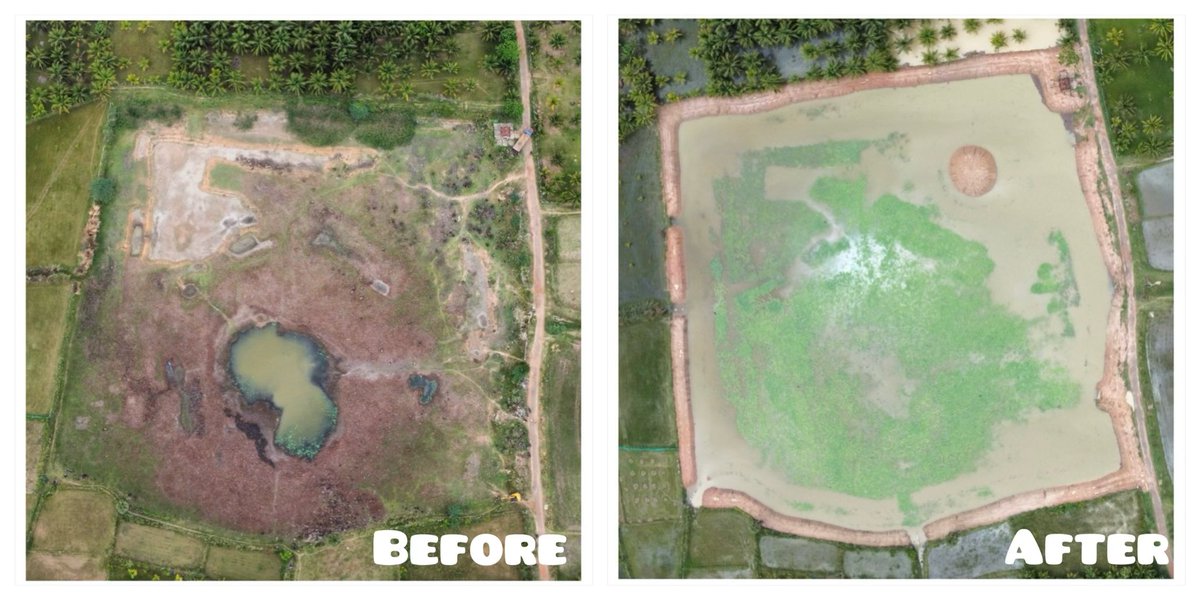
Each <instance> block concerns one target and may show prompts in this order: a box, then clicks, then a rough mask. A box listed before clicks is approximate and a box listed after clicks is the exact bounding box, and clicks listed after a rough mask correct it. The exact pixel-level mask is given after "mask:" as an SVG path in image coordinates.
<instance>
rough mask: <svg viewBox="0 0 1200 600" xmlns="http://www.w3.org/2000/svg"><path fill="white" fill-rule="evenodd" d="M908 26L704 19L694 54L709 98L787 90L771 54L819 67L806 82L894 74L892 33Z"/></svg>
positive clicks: (847, 21) (877, 22) (850, 21)
mask: <svg viewBox="0 0 1200 600" xmlns="http://www.w3.org/2000/svg"><path fill="white" fill-rule="evenodd" d="M906 24H907V21H896V20H887V19H721V20H701V21H700V23H699V28H698V32H697V40H696V45H695V46H694V47H693V48H692V49H691V53H692V55H693V56H695V57H696V58H699V59H700V60H703V61H704V62H705V66H706V68H707V71H708V75H709V89H708V91H709V93H711V94H715V95H736V94H741V93H746V92H750V91H755V90H761V89H772V88H776V87H779V86H780V85H783V83H784V81H785V80H784V77H783V76H782V75H781V74H780V73H779V70H778V68H777V66H776V65H775V63H774V61H773V60H771V59H769V58H767V56H766V55H765V51H767V50H769V49H779V48H798V49H799V50H800V52H801V53H802V55H803V56H804V57H805V59H806V60H808V61H810V62H813V63H815V64H813V65H812V66H811V68H810V70H809V71H808V73H807V75H806V77H808V78H818V79H824V78H836V77H842V76H845V75H860V74H865V73H867V72H871V71H888V70H894V69H896V68H897V67H898V66H899V63H898V61H897V60H896V58H895V53H894V47H893V44H892V43H891V32H892V31H893V30H895V29H897V28H899V27H903V26H905V25H906ZM934 35H935V36H936V35H937V33H936V32H934Z"/></svg>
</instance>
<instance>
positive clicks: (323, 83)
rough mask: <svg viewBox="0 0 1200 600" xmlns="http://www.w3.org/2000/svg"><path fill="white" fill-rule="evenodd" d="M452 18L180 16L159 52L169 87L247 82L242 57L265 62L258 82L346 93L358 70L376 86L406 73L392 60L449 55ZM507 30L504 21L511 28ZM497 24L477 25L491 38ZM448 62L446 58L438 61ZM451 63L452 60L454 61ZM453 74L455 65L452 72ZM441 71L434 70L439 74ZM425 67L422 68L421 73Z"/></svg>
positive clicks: (207, 89) (454, 28)
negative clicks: (167, 65)
mask: <svg viewBox="0 0 1200 600" xmlns="http://www.w3.org/2000/svg"><path fill="white" fill-rule="evenodd" d="M465 25H466V24H465V23H463V22H458V21H336V22H335V21H179V22H176V23H174V24H173V25H172V27H171V33H170V35H169V37H168V38H166V39H164V40H163V41H162V47H163V51H164V52H167V53H168V54H170V56H171V60H172V68H171V72H170V74H169V75H168V76H167V82H168V83H169V84H170V85H173V86H175V87H179V88H182V89H186V90H190V91H195V92H200V93H204V94H215V93H219V92H221V91H225V90H233V91H240V90H242V89H245V88H246V87H247V86H248V85H252V84H249V83H248V82H247V81H246V78H245V75H244V74H243V73H242V72H241V70H240V62H241V59H242V58H243V57H250V56H259V57H265V58H266V59H267V71H268V75H267V78H266V80H265V81H264V82H262V84H261V85H262V86H263V87H265V88H266V89H268V90H272V91H286V92H290V93H296V94H304V93H307V94H324V93H347V92H350V91H352V90H353V88H354V82H355V80H356V79H357V77H358V76H359V75H366V74H374V73H376V71H377V70H378V73H377V74H378V75H379V79H380V81H381V83H385V82H386V83H394V82H396V80H397V78H401V77H402V78H407V77H408V76H409V75H411V71H410V70H403V71H402V70H401V68H400V67H398V66H397V65H405V67H404V69H410V68H411V67H409V66H408V65H411V64H417V63H420V64H422V67H423V69H424V68H425V67H424V65H427V64H433V65H440V64H441V63H440V62H439V60H438V59H445V58H446V57H448V56H451V55H453V54H455V52H456V51H457V46H456V43H455V40H454V35H455V34H457V33H458V32H459V31H461V30H462V29H463V28H464V27H465ZM510 28H511V26H510ZM494 31H496V28H487V27H485V28H484V34H485V36H486V35H492V33H493V32H494ZM444 62H446V63H449V62H450V61H444ZM455 65H457V63H455ZM453 70H454V71H455V72H457V67H455V68H454V69H453ZM441 71H442V68H441V67H440V66H439V67H438V72H441ZM423 72H424V71H423Z"/></svg>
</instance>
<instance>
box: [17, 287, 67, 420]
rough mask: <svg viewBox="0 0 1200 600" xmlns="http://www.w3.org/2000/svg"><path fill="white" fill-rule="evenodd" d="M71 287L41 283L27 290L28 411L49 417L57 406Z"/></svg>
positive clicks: (26, 367)
mask: <svg viewBox="0 0 1200 600" xmlns="http://www.w3.org/2000/svg"><path fill="white" fill-rule="evenodd" d="M70 302H71V286H70V284H67V283H38V284H27V285H26V286H25V410H26V411H27V412H30V413H34V414H46V413H48V412H50V409H51V408H52V406H53V403H54V391H55V390H54V382H55V375H56V374H57V371H58V357H59V354H60V350H61V348H62V342H63V335H64V334H65V333H66V330H67V309H68V307H69V306H70Z"/></svg>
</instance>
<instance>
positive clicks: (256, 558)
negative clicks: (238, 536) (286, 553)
mask: <svg viewBox="0 0 1200 600" xmlns="http://www.w3.org/2000/svg"><path fill="white" fill-rule="evenodd" d="M204 571H205V572H206V573H208V575H209V576H211V577H212V578H213V579H229V580H235V581H272V580H276V579H280V578H281V577H282V572H283V563H282V562H281V561H280V560H279V555H277V554H276V553H275V552H272V551H270V550H239V549H236V548H222V547H220V546H214V547H212V548H209V549H208V559H207V560H206V561H205V562H204Z"/></svg>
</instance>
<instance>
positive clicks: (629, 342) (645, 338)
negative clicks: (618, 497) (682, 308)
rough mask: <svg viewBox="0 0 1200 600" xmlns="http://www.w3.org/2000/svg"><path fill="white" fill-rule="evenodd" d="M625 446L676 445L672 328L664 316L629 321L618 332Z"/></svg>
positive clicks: (623, 441)
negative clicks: (662, 317) (672, 394)
mask: <svg viewBox="0 0 1200 600" xmlns="http://www.w3.org/2000/svg"><path fill="white" fill-rule="evenodd" d="M617 340H618V343H619V350H618V352H619V354H620V356H619V360H620V363H619V365H620V367H619V369H620V371H619V373H618V385H619V388H618V390H619V393H618V395H619V398H620V403H621V408H620V410H621V421H620V427H621V433H620V442H621V445H623V446H650V447H674V446H675V445H676V443H677V441H678V435H677V434H676V432H675V402H674V399H673V398H672V397H671V330H670V327H669V326H668V324H667V322H666V321H665V320H663V319H654V320H650V321H641V322H637V323H629V324H626V325H623V326H621V328H620V330H619V331H618V332H617Z"/></svg>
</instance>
